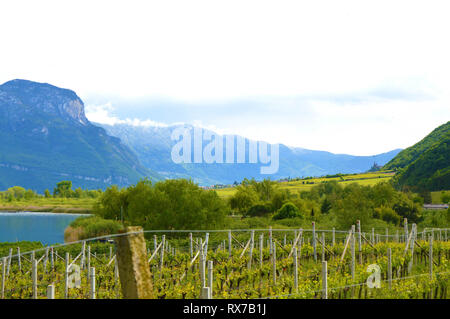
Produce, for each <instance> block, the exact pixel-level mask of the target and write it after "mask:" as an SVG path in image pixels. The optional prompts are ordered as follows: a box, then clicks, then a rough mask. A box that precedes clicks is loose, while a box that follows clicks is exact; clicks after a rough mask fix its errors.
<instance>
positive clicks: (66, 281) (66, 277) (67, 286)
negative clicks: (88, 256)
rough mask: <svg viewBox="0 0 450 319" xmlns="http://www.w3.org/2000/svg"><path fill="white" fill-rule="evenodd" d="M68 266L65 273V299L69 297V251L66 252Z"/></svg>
mask: <svg viewBox="0 0 450 319" xmlns="http://www.w3.org/2000/svg"><path fill="white" fill-rule="evenodd" d="M65 262H66V265H65V266H66V267H65V273H64V283H65V284H64V299H67V298H68V297H69V264H70V255H69V253H66V260H65Z"/></svg>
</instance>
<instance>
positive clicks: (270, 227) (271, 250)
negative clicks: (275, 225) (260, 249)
mask: <svg viewBox="0 0 450 319" xmlns="http://www.w3.org/2000/svg"><path fill="white" fill-rule="evenodd" d="M269 250H270V254H271V255H272V252H273V244H272V226H269Z"/></svg>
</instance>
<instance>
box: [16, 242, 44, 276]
mask: <svg viewBox="0 0 450 319" xmlns="http://www.w3.org/2000/svg"><path fill="white" fill-rule="evenodd" d="M52 251H53V248H52ZM17 262H18V266H19V271H22V260H21V258H20V247H17Z"/></svg>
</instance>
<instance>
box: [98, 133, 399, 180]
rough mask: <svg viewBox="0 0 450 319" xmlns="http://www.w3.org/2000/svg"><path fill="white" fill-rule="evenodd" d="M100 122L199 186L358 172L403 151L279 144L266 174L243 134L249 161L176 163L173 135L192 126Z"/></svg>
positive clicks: (154, 165)
mask: <svg viewBox="0 0 450 319" xmlns="http://www.w3.org/2000/svg"><path fill="white" fill-rule="evenodd" d="M97 125H99V126H102V127H103V128H104V129H105V130H106V132H108V134H110V135H112V136H116V137H118V138H120V139H121V140H122V141H123V143H124V144H125V145H127V146H128V147H130V149H132V150H133V151H134V152H135V153H136V154H137V157H138V158H139V160H140V161H141V163H142V164H143V165H144V166H145V167H147V168H149V169H151V170H153V171H155V172H157V173H158V174H160V175H161V176H164V177H166V178H192V179H193V180H194V181H195V182H197V183H199V184H200V185H211V184H232V183H234V182H235V181H237V182H240V181H242V180H243V179H244V178H255V179H257V180H261V179H263V178H267V177H270V178H271V179H280V178H287V177H302V176H303V177H306V176H322V175H327V174H336V173H359V172H365V171H367V170H369V169H370V167H371V166H372V165H373V164H374V163H377V164H379V165H384V164H385V163H387V162H388V161H389V160H391V159H392V158H393V157H394V156H395V155H397V154H398V153H399V152H400V149H396V150H393V151H390V152H387V153H383V154H378V155H374V156H353V155H346V154H333V153H330V152H325V151H316V150H308V149H303V148H296V147H288V146H286V145H283V144H280V145H279V170H278V172H276V173H275V174H272V175H265V174H261V172H260V167H261V163H249V161H248V158H249V143H250V140H249V139H246V138H243V137H240V138H242V139H244V140H245V142H246V149H245V158H246V159H247V161H246V163H232V164H227V163H223V164H217V163H213V164H206V163H195V164H194V163H188V164H185V163H183V164H175V163H174V162H173V161H172V159H171V150H172V148H173V147H174V145H175V144H176V143H177V141H174V140H172V139H171V135H172V133H173V131H174V130H176V129H177V128H180V127H184V128H186V129H187V130H189V131H190V132H192V131H193V129H194V127H193V126H192V125H187V124H182V125H173V126H168V127H160V126H147V127H144V126H133V125H129V124H115V125H105V124H97ZM208 134H214V132H211V131H208V130H203V135H208ZM217 136H218V137H219V138H223V139H224V140H225V137H224V136H221V135H218V134H217ZM238 137H239V136H233V135H231V138H234V139H235V140H236V139H237V138H238ZM223 144H224V146H223V147H224V150H223V153H224V154H225V153H226V152H225V151H226V150H225V143H223ZM269 146H270V145H269ZM269 148H270V147H269Z"/></svg>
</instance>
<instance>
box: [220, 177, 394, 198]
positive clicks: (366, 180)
mask: <svg viewBox="0 0 450 319" xmlns="http://www.w3.org/2000/svg"><path fill="white" fill-rule="evenodd" d="M393 175H394V173H393V172H374V173H361V174H351V175H344V176H342V177H329V178H326V177H318V178H311V179H302V180H298V181H290V182H281V183H279V185H280V188H281V189H289V190H290V191H294V192H297V191H307V190H309V189H311V187H313V186H315V185H317V184H320V183H322V182H327V181H333V180H334V181H337V182H338V183H341V184H343V185H348V184H350V183H354V182H356V183H358V184H361V185H375V184H377V183H379V182H381V181H387V180H389V179H391V178H392V176H393ZM216 192H217V194H219V196H220V197H222V198H228V197H230V196H232V195H233V194H234V192H235V189H234V188H223V189H217V190H216Z"/></svg>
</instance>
